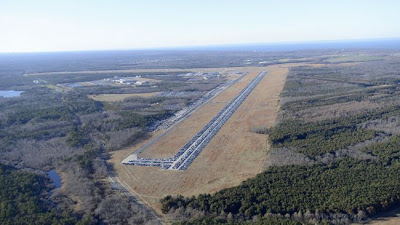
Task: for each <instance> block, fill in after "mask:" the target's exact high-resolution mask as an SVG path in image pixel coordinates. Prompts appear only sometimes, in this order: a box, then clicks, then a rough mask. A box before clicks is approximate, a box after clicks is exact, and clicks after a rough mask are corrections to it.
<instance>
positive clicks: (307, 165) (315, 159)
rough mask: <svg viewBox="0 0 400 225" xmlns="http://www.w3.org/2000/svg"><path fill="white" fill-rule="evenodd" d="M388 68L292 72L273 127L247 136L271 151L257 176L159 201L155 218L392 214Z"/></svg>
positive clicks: (392, 109) (394, 154)
mask: <svg viewBox="0 0 400 225" xmlns="http://www.w3.org/2000/svg"><path fill="white" fill-rule="evenodd" d="M398 65H399V59H398V58H395V57H393V58H388V59H386V60H384V61H376V62H368V63H359V64H354V65H339V64H326V65H324V66H323V67H311V66H300V67H293V68H292V69H291V71H290V73H289V76H288V78H287V81H286V84H285V87H284V91H283V92H282V94H281V108H280V112H279V120H278V122H277V124H276V125H275V126H274V127H272V128H268V129H261V128H259V129H257V131H259V132H258V133H261V134H266V135H268V136H266V137H268V139H269V142H270V144H271V147H272V148H271V150H269V152H268V154H267V160H266V165H265V171H264V172H262V173H260V174H259V175H257V176H256V177H254V178H250V179H248V180H246V181H244V182H243V183H242V184H240V185H239V186H236V187H232V188H228V189H223V190H221V191H218V192H216V193H215V194H201V195H198V196H192V197H184V196H167V197H165V198H163V199H162V200H161V204H162V210H163V213H165V214H168V215H170V216H171V217H172V218H176V220H175V221H176V223H177V224H201V223H204V221H205V220H209V221H213V223H214V224H230V223H233V221H234V222H235V223H249V222H256V221H257V222H260V223H261V222H262V221H263V220H265V221H268V220H269V219H272V218H273V219H276V218H279V219H285V220H288V221H286V222H281V224H290V223H293V224H296V223H300V224H307V223H311V224H350V223H353V222H363V221H367V220H368V219H369V218H371V217H374V216H376V215H379V213H381V212H385V211H388V210H391V209H393V208H396V207H399V206H400V191H399V190H400V182H399V180H400V175H399V172H400V161H399V156H400V148H399V144H400V143H399V141H400V137H399V135H400V132H399V129H398V128H400V123H399V119H398V118H399V115H400V110H399V109H400V101H399V100H398V98H396V97H395V96H399V94H400V89H399V88H398V86H397V79H398V76H399V75H400V74H399V73H398V71H399V69H400V68H399V67H398ZM193 217H194V218H196V219H193ZM276 223H277V224H279V222H276ZM266 224H268V223H267V222H266Z"/></svg>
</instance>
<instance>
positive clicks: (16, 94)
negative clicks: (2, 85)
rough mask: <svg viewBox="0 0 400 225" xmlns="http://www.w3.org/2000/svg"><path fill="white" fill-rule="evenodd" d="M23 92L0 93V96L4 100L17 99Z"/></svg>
mask: <svg viewBox="0 0 400 225" xmlns="http://www.w3.org/2000/svg"><path fill="white" fill-rule="evenodd" d="M22 92H23V91H13V90H9V91H0V96H1V97H4V98H12V97H19V96H20V95H21V93H22Z"/></svg>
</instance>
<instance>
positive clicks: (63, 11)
mask: <svg viewBox="0 0 400 225" xmlns="http://www.w3.org/2000/svg"><path fill="white" fill-rule="evenodd" d="M399 9H400V1H396V0H374V1H372V0H335V1H333V0H332V1H324V0H297V1H295V0H243V1H236V0H229V1H228V0H201V1H200V0H197V1H193V0H108V1H105V0H95V1H94V0H79V1H78V0H63V1H61V0H0V32H1V33H0V52H38V51H76V50H106V49H137V48H157V47H173V46H192V45H210V44H212V45H214V44H237V43H271V42H292V41H295V42H297V41H314V40H341V39H363V38H386V37H400V24H399V21H400V13H398V10H399Z"/></svg>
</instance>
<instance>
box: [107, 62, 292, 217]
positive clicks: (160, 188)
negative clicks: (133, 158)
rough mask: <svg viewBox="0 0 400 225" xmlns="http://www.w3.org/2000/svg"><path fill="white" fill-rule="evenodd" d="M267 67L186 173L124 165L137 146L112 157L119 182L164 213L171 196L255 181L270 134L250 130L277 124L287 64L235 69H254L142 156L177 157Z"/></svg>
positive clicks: (194, 193) (187, 194)
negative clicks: (161, 207)
mask: <svg viewBox="0 0 400 225" xmlns="http://www.w3.org/2000/svg"><path fill="white" fill-rule="evenodd" d="M265 69H267V70H268V71H269V72H268V74H267V75H266V76H265V77H264V79H263V80H262V81H261V82H260V83H259V84H258V86H257V87H256V88H255V89H254V90H253V92H252V93H251V94H250V95H249V96H248V97H247V99H246V100H245V101H244V102H243V103H242V105H241V106H240V107H239V108H238V109H237V111H236V112H235V113H234V114H233V115H232V117H231V118H230V119H229V120H228V121H227V123H225V125H224V126H223V127H222V128H221V130H220V131H219V132H218V133H217V134H216V135H215V136H214V138H213V139H212V140H211V141H210V143H209V144H208V145H207V146H206V147H205V148H204V150H203V151H202V152H201V153H200V155H199V156H198V157H197V158H196V160H194V162H193V163H192V164H191V165H190V166H189V168H188V169H187V170H186V171H163V170H161V169H160V168H151V167H140V166H125V165H122V164H121V163H120V161H121V160H122V159H123V158H124V157H126V156H128V155H129V154H131V153H132V152H133V151H134V150H135V149H136V148H138V147H140V146H134V147H133V148H130V149H125V150H120V151H116V152H113V153H112V156H111V159H110V162H111V163H113V164H114V167H115V170H116V172H117V179H118V180H119V181H120V182H121V184H123V185H124V186H125V187H126V188H127V189H128V190H129V191H130V192H132V194H134V195H135V196H137V197H138V198H140V199H141V200H142V201H143V202H144V203H146V204H148V205H149V206H151V207H153V208H155V209H156V210H157V211H159V204H158V202H159V199H160V198H162V197H164V196H166V195H177V194H182V195H184V196H192V195H197V194H200V193H213V192H216V191H218V190H221V189H223V188H227V187H232V186H235V185H238V184H240V183H241V182H242V181H243V180H246V179H248V178H251V177H254V176H255V175H256V174H258V173H259V172H260V171H261V169H262V166H263V161H264V159H265V154H266V150H267V148H268V145H267V136H266V135H260V134H256V133H252V132H250V131H249V129H250V128H251V127H253V126H260V125H265V126H268V127H269V126H272V125H273V124H274V122H275V119H276V116H277V111H278V108H279V94H280V92H281V90H282V88H283V85H284V82H285V79H286V75H287V73H288V66H287V65H277V66H269V67H267V68H259V67H258V68H235V70H241V71H249V72H250V74H249V75H247V76H246V77H245V78H243V80H242V81H240V82H238V83H236V84H235V85H233V86H232V87H230V88H229V89H227V90H225V91H224V92H223V93H221V94H220V95H218V96H217V97H216V98H215V99H213V100H212V102H210V103H208V104H207V105H205V106H204V107H203V108H201V109H199V110H198V111H196V112H195V113H194V114H193V115H191V116H190V117H188V118H187V119H186V120H185V121H183V122H182V123H180V124H179V125H178V126H176V127H175V128H174V129H173V130H172V131H171V132H169V133H168V134H167V135H166V136H164V137H163V138H162V139H161V140H160V141H158V142H157V143H156V144H154V145H153V146H151V147H150V148H149V149H147V150H145V151H144V152H143V153H142V154H141V156H151V157H164V156H165V157H169V156H172V155H173V154H174V153H176V152H177V151H178V150H179V149H180V147H182V146H183V145H184V144H185V143H186V142H187V141H189V140H190V138H192V137H193V136H194V134H195V133H197V131H199V130H200V129H201V128H202V127H203V126H204V125H205V124H206V123H207V122H208V121H209V120H211V119H212V117H213V116H214V115H216V114H217V112H219V110H221V109H222V107H223V106H224V105H226V103H227V102H229V101H230V100H231V99H232V98H233V97H234V96H235V95H236V94H237V93H238V92H239V91H240V90H242V89H243V88H244V87H245V86H246V85H247V84H248V83H249V82H250V81H251V80H252V79H253V78H254V77H255V76H257V75H258V74H259V72H260V71H262V70H265Z"/></svg>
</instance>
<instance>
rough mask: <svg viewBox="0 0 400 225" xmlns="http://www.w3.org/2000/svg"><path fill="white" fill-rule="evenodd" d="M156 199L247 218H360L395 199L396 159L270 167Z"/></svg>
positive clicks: (398, 192)
mask: <svg viewBox="0 0 400 225" xmlns="http://www.w3.org/2000/svg"><path fill="white" fill-rule="evenodd" d="M161 203H162V210H163V212H164V213H168V212H169V211H171V210H176V209H178V208H181V207H183V208H185V209H187V208H193V209H197V210H200V211H204V212H205V213H206V215H215V216H217V215H220V214H221V213H223V214H229V213H230V214H232V215H235V216H236V217H239V218H240V217H242V218H245V219H246V220H250V219H252V218H253V217H254V216H258V217H262V216H264V215H265V214H266V213H273V214H281V215H285V214H289V215H290V216H289V217H290V218H293V219H297V220H303V219H304V214H306V213H307V214H314V217H315V218H316V219H317V220H318V221H319V222H323V221H325V222H329V221H330V222H332V221H331V218H332V217H333V216H332V215H333V214H346V215H347V218H346V221H359V220H362V219H365V218H366V216H373V215H375V214H376V213H378V212H380V211H384V210H387V209H389V208H390V207H392V206H394V205H399V204H400V164H399V163H397V164H395V165H392V166H390V167H388V166H386V165H385V164H383V163H382V162H374V161H357V160H354V159H345V160H341V161H339V162H336V163H332V164H329V165H314V166H308V167H306V166H283V167H272V168H269V169H268V170H267V171H266V172H263V173H261V174H259V175H257V176H256V177H255V178H252V179H249V180H247V181H245V182H243V183H242V184H241V185H239V186H238V187H234V188H229V189H224V190H222V191H219V192H217V193H215V194H213V195H209V194H204V195H199V196H198V197H192V198H184V197H182V196H180V197H176V198H172V197H170V196H168V197H166V198H164V199H163V200H162V201H161ZM336 222H340V221H336Z"/></svg>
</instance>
